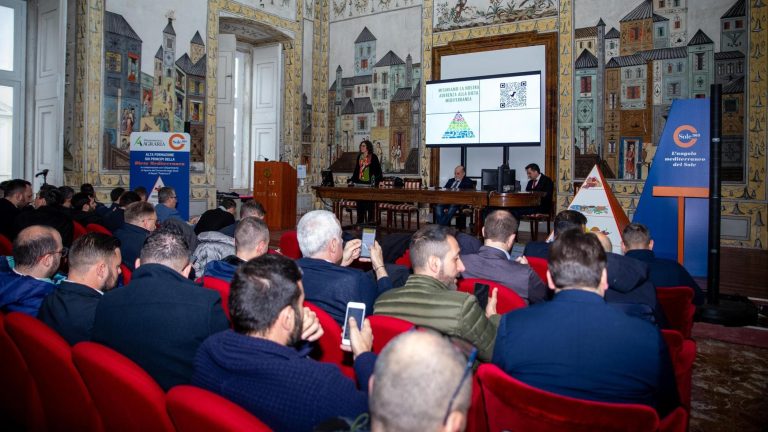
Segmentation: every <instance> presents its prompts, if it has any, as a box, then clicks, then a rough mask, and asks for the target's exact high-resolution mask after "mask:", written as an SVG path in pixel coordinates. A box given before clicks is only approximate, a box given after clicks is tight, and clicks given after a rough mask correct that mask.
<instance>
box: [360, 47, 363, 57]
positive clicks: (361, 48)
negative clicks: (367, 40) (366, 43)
mask: <svg viewBox="0 0 768 432" xmlns="http://www.w3.org/2000/svg"><path fill="white" fill-rule="evenodd" d="M362 56H363V47H360V57H362Z"/></svg>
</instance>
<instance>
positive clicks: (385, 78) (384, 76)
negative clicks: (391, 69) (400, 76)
mask: <svg viewBox="0 0 768 432" xmlns="http://www.w3.org/2000/svg"><path fill="white" fill-rule="evenodd" d="M387 78H388V75H387V73H386V72H382V73H381V83H382V84H386V83H387Z"/></svg>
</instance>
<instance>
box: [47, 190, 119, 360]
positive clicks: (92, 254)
mask: <svg viewBox="0 0 768 432" xmlns="http://www.w3.org/2000/svg"><path fill="white" fill-rule="evenodd" d="M76 195H77V194H76ZM118 275H120V240H118V239H116V238H115V237H112V236H108V235H106V234H100V233H88V234H86V235H84V236H82V237H80V238H78V239H77V240H75V242H74V243H73V244H72V248H71V249H70V252H69V276H68V277H67V279H66V280H64V281H62V282H61V283H60V284H59V285H58V286H57V287H56V289H55V290H54V291H53V292H52V293H51V294H49V295H48V296H47V297H46V298H45V300H43V305H42V306H41V307H40V311H39V312H38V315H37V317H38V318H39V319H40V320H41V321H43V322H44V323H46V324H48V325H49V326H50V327H51V328H52V329H54V330H56V331H57V332H58V333H59V334H60V335H61V336H62V337H63V338H64V339H65V340H66V341H67V342H69V344H70V345H74V344H76V343H78V342H82V341H87V340H90V339H91V330H92V328H93V318H94V315H95V314H96V306H98V304H99V300H101V297H102V296H103V295H104V293H105V292H106V291H108V290H111V289H112V288H114V287H115V285H116V284H117V277H118Z"/></svg>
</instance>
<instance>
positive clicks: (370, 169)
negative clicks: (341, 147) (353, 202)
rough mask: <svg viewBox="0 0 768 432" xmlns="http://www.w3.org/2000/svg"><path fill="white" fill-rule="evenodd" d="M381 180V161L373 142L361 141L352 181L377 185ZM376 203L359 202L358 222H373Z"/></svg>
mask: <svg viewBox="0 0 768 432" xmlns="http://www.w3.org/2000/svg"><path fill="white" fill-rule="evenodd" d="M379 181H381V163H380V162H379V157H378V156H376V154H375V153H374V152H373V144H372V143H371V142H370V141H369V140H363V141H362V142H361V143H360V154H359V155H357V162H356V163H355V170H354V171H353V172H352V178H351V179H350V180H349V182H350V183H353V184H354V183H362V184H369V185H372V186H376V185H377V184H379ZM374 207H375V203H373V202H372V201H358V202H357V223H359V224H361V223H366V222H373V221H374V220H375V218H374Z"/></svg>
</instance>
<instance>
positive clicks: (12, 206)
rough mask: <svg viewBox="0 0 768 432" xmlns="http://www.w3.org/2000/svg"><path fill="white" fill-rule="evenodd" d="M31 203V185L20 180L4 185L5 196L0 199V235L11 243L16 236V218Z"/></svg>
mask: <svg viewBox="0 0 768 432" xmlns="http://www.w3.org/2000/svg"><path fill="white" fill-rule="evenodd" d="M31 202H32V185H31V184H30V183H29V182H28V181H26V180H21V179H15V180H11V181H9V182H7V183H6V184H5V196H4V197H3V198H0V234H2V235H4V236H5V237H7V238H8V240H10V241H13V239H14V238H15V237H16V234H18V230H17V229H16V216H18V215H19V213H20V212H21V209H22V208H24V207H26V206H27V205H29V203H31Z"/></svg>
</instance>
